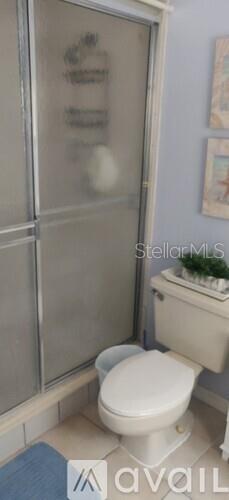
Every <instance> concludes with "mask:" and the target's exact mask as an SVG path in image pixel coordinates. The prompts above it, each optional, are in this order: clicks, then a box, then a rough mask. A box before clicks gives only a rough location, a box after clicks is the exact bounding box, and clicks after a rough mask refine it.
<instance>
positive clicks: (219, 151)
mask: <svg viewBox="0 0 229 500" xmlns="http://www.w3.org/2000/svg"><path fill="white" fill-rule="evenodd" d="M203 214H206V215H211V216H213V217H222V218H224V219H229V139H209V141H208V152H207V164H206V176H205V186H204V200H203Z"/></svg>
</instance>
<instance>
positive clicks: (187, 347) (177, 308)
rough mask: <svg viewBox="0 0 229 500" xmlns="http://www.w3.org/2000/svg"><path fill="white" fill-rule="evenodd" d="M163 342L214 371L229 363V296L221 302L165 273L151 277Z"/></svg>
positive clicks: (157, 332)
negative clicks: (170, 277)
mask: <svg viewBox="0 0 229 500" xmlns="http://www.w3.org/2000/svg"><path fill="white" fill-rule="evenodd" d="M150 286H151V289H152V291H153V292H154V315H155V317H154V319H155V336H156V340H157V341H158V342H160V344H162V345H164V346H165V347H168V348H169V349H171V350H173V351H175V352H177V353H179V354H182V355H183V356H186V357H187V358H189V359H191V360H192V361H195V362H196V363H199V364H200V365H202V366H203V367H204V368H208V369H209V370H211V371H213V372H215V373H221V372H223V371H224V369H225V368H226V367H227V366H229V300H228V301H225V302H220V301H219V300H217V299H213V298H211V297H208V296H206V295H202V294H200V293H198V292H194V291H192V290H189V289H187V288H185V287H182V286H180V285H176V284H174V283H170V282H168V281H166V279H165V278H163V277H162V276H156V277H154V278H152V279H151V282H150Z"/></svg>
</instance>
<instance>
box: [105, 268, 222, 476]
mask: <svg viewBox="0 0 229 500" xmlns="http://www.w3.org/2000/svg"><path fill="white" fill-rule="evenodd" d="M151 287H152V290H153V291H154V296H155V304H154V310H155V336H156V339H157V340H158V341H159V342H160V343H161V344H163V345H164V346H166V347H167V348H169V349H172V351H169V352H167V353H166V354H162V353H161V352H159V351H157V350H152V351H148V352H144V353H142V354H137V355H135V356H133V357H131V358H128V359H126V360H124V361H122V362H121V363H119V364H118V365H116V366H115V367H114V368H113V369H112V370H111V371H110V372H109V373H108V375H107V377H106V378H105V380H104V382H103V384H102V386H101V390H100V394H99V402H98V405H99V413H100V417H101V419H102V421H103V423H104V424H105V425H106V426H107V427H108V428H109V429H111V430H112V431H114V432H116V433H117V434H120V435H121V436H122V437H121V445H122V446H123V447H124V448H125V449H126V450H127V451H128V452H129V454H130V455H132V456H133V457H134V458H135V459H136V460H137V461H138V462H140V463H141V464H143V465H146V466H147V467H155V466H157V465H159V464H160V463H161V462H162V461H163V460H164V459H165V458H166V457H167V456H168V455H169V454H170V453H172V452H173V451H174V450H175V449H176V448H178V447H179V446H180V445H181V444H183V443H184V441H185V440H186V439H188V437H189V436H190V434H191V431H192V425H193V417H192V415H191V413H190V412H189V411H187V408H188V406H189V402H190V399H191V396H192V392H193V389H194V386H195V383H196V381H197V379H198V376H199V374H200V373H201V371H202V369H203V367H205V368H208V369H210V370H212V371H214V372H216V373H220V372H222V371H223V370H224V369H225V367H226V364H227V361H228V354H229V304H228V303H227V302H224V303H222V302H219V301H217V300H215V299H212V298H209V297H207V296H204V295H201V294H199V293H196V292H193V291H190V290H188V289H185V288H183V287H181V286H179V285H175V284H172V283H169V282H167V281H166V280H165V279H164V278H163V277H161V276H157V277H155V278H153V279H152V280H151Z"/></svg>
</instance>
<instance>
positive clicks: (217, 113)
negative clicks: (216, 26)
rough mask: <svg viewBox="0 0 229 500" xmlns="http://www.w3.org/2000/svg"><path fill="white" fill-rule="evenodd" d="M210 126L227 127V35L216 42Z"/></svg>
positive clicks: (228, 123)
mask: <svg viewBox="0 0 229 500" xmlns="http://www.w3.org/2000/svg"><path fill="white" fill-rule="evenodd" d="M210 127H212V128H222V129H223V128H228V129H229V36H228V37H226V38H219V39H218V40H217V42H216V56H215V69H214V80H213V90H212V106H211V118H210Z"/></svg>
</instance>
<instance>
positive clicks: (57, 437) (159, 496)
mask: <svg viewBox="0 0 229 500" xmlns="http://www.w3.org/2000/svg"><path fill="white" fill-rule="evenodd" d="M190 408H191V410H192V412H193V413H194V417H195V425H194V430H193V434H192V436H191V438H190V439H189V440H188V441H187V442H186V443H185V444H184V445H183V446H182V447H180V448H179V449H178V450H177V451H176V452H175V453H173V454H172V455H171V456H170V457H169V458H168V459H167V460H165V461H164V463H163V464H162V465H161V467H160V468H155V469H153V470H150V471H149V470H147V473H148V479H147V478H146V475H145V472H144V470H143V468H141V467H139V465H138V464H137V463H136V462H135V461H134V460H133V459H132V458H131V457H129V455H128V454H127V453H126V451H125V450H123V449H122V448H121V447H120V446H119V437H118V436H116V435H115V434H113V433H111V432H110V431H109V430H108V429H106V428H105V427H104V425H103V424H102V422H101V420H100V418H99V415H98V412H97V404H96V403H92V404H90V405H88V406H87V407H85V408H84V410H82V411H81V412H80V413H79V414H77V415H75V416H73V417H69V418H67V419H66V420H65V421H64V422H62V423H61V424H60V425H58V426H57V427H55V428H54V429H52V430H51V431H48V432H46V433H45V434H44V435H42V436H40V438H39V439H38V440H37V441H44V442H46V443H48V444H50V445H51V446H53V447H54V448H56V449H57V450H58V451H59V452H60V453H62V454H63V455H64V456H65V457H66V458H67V459H73V460H77V459H82V460H85V459H86V460H87V459H89V460H96V461H98V463H99V461H100V460H102V459H106V461H107V463H108V471H109V474H108V500H121V499H122V498H126V499H127V500H128V499H129V500H133V499H136V500H149V499H151V498H152V499H153V500H190V499H191V500H226V499H227V500H228V499H229V493H228V492H227V493H226V492H221V493H216V492H215V493H213V487H212V470H213V468H214V467H215V468H218V469H219V486H220V487H221V488H223V487H224V488H229V464H228V463H226V462H224V461H223V460H222V458H221V453H220V450H219V445H220V444H221V443H222V441H223V436H224V432H225V425H226V416H224V415H223V414H222V413H220V412H218V411H216V410H214V409H213V408H210V407H209V406H207V405H205V404H203V403H201V402H200V401H197V400H196V399H193V400H192V402H191V406H190ZM97 466H98V465H97ZM123 467H125V468H131V469H132V470H134V469H135V468H136V467H138V470H139V491H138V492H134V493H129V494H127V493H123V492H120V491H118V490H117V488H116V487H115V484H114V477H115V473H116V472H117V471H118V470H119V469H120V468H123ZM162 468H166V473H165V474H164V475H163V476H162V478H161V477H160V473H161V469H162ZM174 468H182V470H183V471H182V473H179V474H177V475H176V476H175V478H173V484H175V487H176V489H177V491H176V492H175V491H171V487H170V486H171V483H170V482H169V473H170V472H171V470H172V469H174ZM187 468H188V469H189V470H190V474H191V476H192V491H191V492H187V488H186V485H187V478H186V476H185V474H184V469H187ZM201 468H205V469H206V478H205V481H206V488H205V493H200V480H199V476H200V469H201ZM160 479H161V481H160ZM150 481H151V484H156V483H157V482H158V483H159V484H160V486H159V488H158V490H157V492H155V493H153V492H152V490H151V488H150ZM120 483H121V484H122V486H123V487H124V488H128V487H130V486H131V485H132V484H133V477H131V475H130V473H126V474H123V475H122V478H121V480H120Z"/></svg>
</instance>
